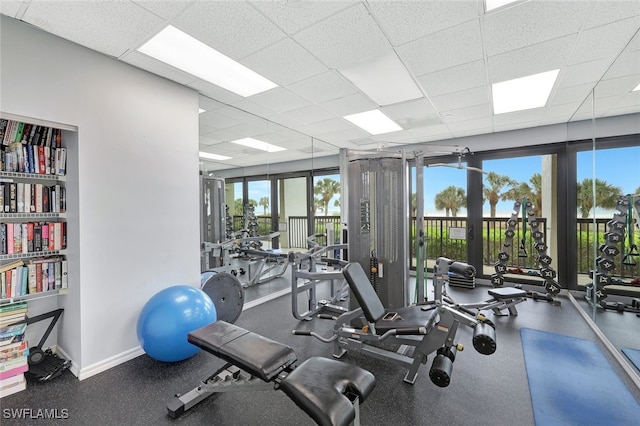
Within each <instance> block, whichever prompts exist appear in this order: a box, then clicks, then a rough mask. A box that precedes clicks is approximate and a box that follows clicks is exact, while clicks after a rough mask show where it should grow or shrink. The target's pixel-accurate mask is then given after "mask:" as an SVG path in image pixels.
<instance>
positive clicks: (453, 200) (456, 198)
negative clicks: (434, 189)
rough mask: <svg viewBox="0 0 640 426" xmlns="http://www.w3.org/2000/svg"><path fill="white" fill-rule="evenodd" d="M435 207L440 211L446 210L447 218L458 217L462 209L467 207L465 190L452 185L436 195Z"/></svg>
mask: <svg viewBox="0 0 640 426" xmlns="http://www.w3.org/2000/svg"><path fill="white" fill-rule="evenodd" d="M435 205H436V208H437V209H438V210H444V211H445V214H446V216H447V217H449V212H451V216H453V217H456V216H457V215H458V210H460V207H464V206H466V205H467V196H466V194H465V192H464V189H462V188H459V187H457V186H455V185H451V186H448V187H446V188H445V189H443V190H442V191H440V192H439V193H437V194H436V198H435Z"/></svg>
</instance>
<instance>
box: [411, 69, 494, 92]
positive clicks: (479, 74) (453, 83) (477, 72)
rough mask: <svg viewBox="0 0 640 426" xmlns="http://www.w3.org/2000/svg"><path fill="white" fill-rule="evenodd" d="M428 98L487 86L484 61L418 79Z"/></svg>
mask: <svg viewBox="0 0 640 426" xmlns="http://www.w3.org/2000/svg"><path fill="white" fill-rule="evenodd" d="M418 81H419V83H420V84H421V85H422V87H423V88H424V90H425V92H426V93H427V96H429V97H432V96H438V95H443V94H445V93H455V92H459V91H461V90H466V89H472V88H475V87H478V86H483V85H486V84H487V76H486V71H485V66H484V61H475V62H469V63H467V64H464V65H459V66H457V67H453V68H448V69H446V70H442V71H436V72H433V73H429V74H424V75H421V76H419V77H418Z"/></svg>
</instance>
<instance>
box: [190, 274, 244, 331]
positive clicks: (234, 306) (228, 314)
mask: <svg viewBox="0 0 640 426" xmlns="http://www.w3.org/2000/svg"><path fill="white" fill-rule="evenodd" d="M205 275H206V276H205ZM200 280H201V282H202V284H201V289H202V291H204V292H205V293H206V294H207V295H208V296H209V297H210V298H211V300H212V301H213V304H214V305H215V306H216V314H217V318H218V319H219V320H222V321H226V322H228V323H231V324H233V323H234V322H236V320H237V319H238V318H239V317H240V314H241V313H242V307H243V306H244V289H243V288H242V284H240V281H238V279H237V278H236V277H234V276H233V275H231V274H228V273H226V272H213V271H206V272H203V273H202V276H201V278H200Z"/></svg>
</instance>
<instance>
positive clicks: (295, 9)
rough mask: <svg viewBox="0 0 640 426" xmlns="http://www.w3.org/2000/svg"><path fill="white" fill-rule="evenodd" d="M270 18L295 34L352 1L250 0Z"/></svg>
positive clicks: (343, 7) (346, 6)
mask: <svg viewBox="0 0 640 426" xmlns="http://www.w3.org/2000/svg"><path fill="white" fill-rule="evenodd" d="M250 3H251V4H252V5H253V6H254V7H255V8H257V9H258V10H260V11H261V12H262V13H263V14H264V15H266V16H267V17H268V18H269V19H270V20H272V21H273V22H275V23H276V25H278V26H279V27H280V28H282V30H283V31H284V32H286V33H287V34H295V33H297V32H298V31H300V30H303V29H305V28H307V27H309V26H311V25H313V24H314V23H316V22H318V21H320V20H322V19H325V18H327V17H329V16H331V15H333V14H335V13H337V12H338V11H340V10H342V9H346V8H348V7H351V6H353V1H312V0H304V1H251V2H250Z"/></svg>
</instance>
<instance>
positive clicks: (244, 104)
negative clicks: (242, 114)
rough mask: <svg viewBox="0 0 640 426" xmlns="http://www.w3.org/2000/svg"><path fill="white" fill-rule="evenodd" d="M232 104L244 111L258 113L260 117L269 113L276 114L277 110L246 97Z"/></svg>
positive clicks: (264, 116)
mask: <svg viewBox="0 0 640 426" xmlns="http://www.w3.org/2000/svg"><path fill="white" fill-rule="evenodd" d="M232 105H233V106H234V107H236V108H238V109H240V110H242V111H246V112H248V113H251V114H254V115H257V116H258V117H263V118H266V117H267V116H268V115H269V114H275V111H273V110H271V109H269V108H265V107H263V106H261V105H258V104H256V103H253V102H251V101H250V100H249V99H246V98H242V99H241V100H239V101H238V102H234V103H233V104H232Z"/></svg>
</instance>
